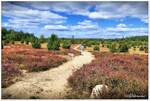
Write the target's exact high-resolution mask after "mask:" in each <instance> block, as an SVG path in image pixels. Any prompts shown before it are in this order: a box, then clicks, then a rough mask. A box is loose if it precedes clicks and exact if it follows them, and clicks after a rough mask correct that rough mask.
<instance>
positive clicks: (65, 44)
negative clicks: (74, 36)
mask: <svg viewBox="0 0 150 101" xmlns="http://www.w3.org/2000/svg"><path fill="white" fill-rule="evenodd" d="M70 46H71V42H70V41H64V43H63V45H62V47H63V48H65V49H69V48H70Z"/></svg>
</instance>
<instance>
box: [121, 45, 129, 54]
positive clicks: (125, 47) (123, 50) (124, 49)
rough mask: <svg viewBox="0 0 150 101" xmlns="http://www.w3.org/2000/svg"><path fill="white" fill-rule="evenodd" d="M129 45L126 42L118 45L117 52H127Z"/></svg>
mask: <svg viewBox="0 0 150 101" xmlns="http://www.w3.org/2000/svg"><path fill="white" fill-rule="evenodd" d="M128 49H129V47H128V46H127V45H126V44H120V45H119V52H128Z"/></svg>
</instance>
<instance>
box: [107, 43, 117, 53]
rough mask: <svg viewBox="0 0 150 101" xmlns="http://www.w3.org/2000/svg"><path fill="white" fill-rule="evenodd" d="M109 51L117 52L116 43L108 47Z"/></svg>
mask: <svg viewBox="0 0 150 101" xmlns="http://www.w3.org/2000/svg"><path fill="white" fill-rule="evenodd" d="M109 49H110V51H111V52H113V53H114V52H118V47H117V43H112V44H111V45H110V46H109Z"/></svg>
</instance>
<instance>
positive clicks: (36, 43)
mask: <svg viewBox="0 0 150 101" xmlns="http://www.w3.org/2000/svg"><path fill="white" fill-rule="evenodd" d="M32 47H33V48H41V44H40V41H39V40H38V39H35V40H34V41H33V42H32Z"/></svg>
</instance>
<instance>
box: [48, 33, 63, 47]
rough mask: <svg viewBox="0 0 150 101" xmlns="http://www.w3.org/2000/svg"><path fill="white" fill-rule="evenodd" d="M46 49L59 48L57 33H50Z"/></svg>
mask: <svg viewBox="0 0 150 101" xmlns="http://www.w3.org/2000/svg"><path fill="white" fill-rule="evenodd" d="M47 47H48V50H59V47H60V42H59V39H58V37H57V35H55V34H52V35H51V37H50V38H49V39H48V44H47Z"/></svg>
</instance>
